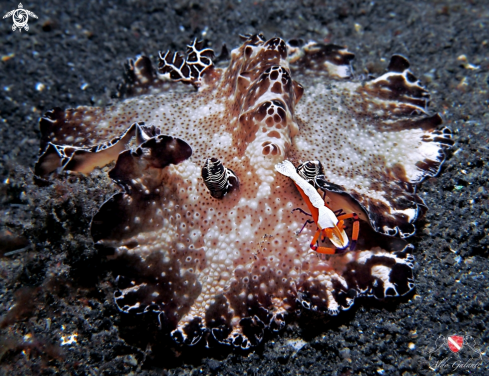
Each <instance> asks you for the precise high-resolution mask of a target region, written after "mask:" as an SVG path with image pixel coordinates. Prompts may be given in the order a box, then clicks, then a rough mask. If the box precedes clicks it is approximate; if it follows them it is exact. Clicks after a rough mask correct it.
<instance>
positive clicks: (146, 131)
mask: <svg viewBox="0 0 489 376" xmlns="http://www.w3.org/2000/svg"><path fill="white" fill-rule="evenodd" d="M243 39H244V42H243V44H242V45H241V46H240V47H239V48H236V49H234V50H233V51H232V52H231V54H230V62H229V65H228V67H227V68H219V67H217V66H216V65H214V63H213V61H214V59H215V57H214V54H213V52H212V50H210V49H206V48H203V46H202V44H200V43H197V42H194V43H193V44H191V45H190V46H189V47H188V51H187V54H186V55H183V54H180V53H170V52H167V53H166V54H160V65H159V70H158V72H157V71H156V70H155V69H154V68H153V65H152V64H151V61H150V59H149V58H147V57H144V56H139V57H138V58H137V59H136V60H135V61H130V62H129V63H128V66H127V72H126V83H125V84H124V85H122V86H121V87H120V93H121V97H123V98H121V100H120V101H119V102H117V103H116V104H114V105H112V106H109V107H107V108H95V107H78V108H75V109H68V110H65V111H63V110H61V109H59V108H56V109H54V110H52V111H50V112H48V113H47V114H46V115H45V116H44V117H43V118H42V119H41V121H40V126H41V132H42V140H41V156H40V158H39V161H38V163H37V164H36V169H35V172H36V174H37V175H39V176H48V175H50V174H51V175H52V174H53V173H56V172H60V171H62V170H69V171H79V172H82V173H89V172H90V171H92V170H93V169H94V168H96V167H101V166H105V165H107V164H110V163H112V164H113V168H112V170H111V171H110V173H109V176H110V177H111V178H112V179H113V180H114V182H116V183H117V184H118V185H119V186H120V188H121V192H119V193H117V194H115V195H114V196H113V197H111V198H110V199H109V200H108V201H107V202H105V203H104V204H103V205H102V207H101V208H100V210H99V212H98V213H97V214H96V215H95V216H94V218H93V221H92V228H91V231H92V237H93V239H94V242H95V243H96V245H97V246H99V247H107V248H111V249H113V250H115V253H114V257H115V258H117V259H119V260H121V262H120V263H118V265H125V266H124V267H122V268H121V269H120V270H116V271H114V273H115V274H116V275H119V277H118V290H117V291H116V293H115V302H116V304H117V306H118V307H119V309H120V310H121V311H124V312H126V313H133V314H143V313H146V312H156V313H158V318H159V320H160V323H161V324H162V325H164V326H165V327H169V328H171V330H172V336H173V337H174V338H175V339H176V340H177V341H180V342H183V343H186V344H191V345H192V344H195V343H197V342H198V341H200V340H201V339H202V338H204V339H205V340H206V341H207V343H210V342H212V341H214V342H216V341H217V342H219V343H225V344H232V345H234V346H239V347H241V348H245V349H246V348H249V347H251V346H255V345H257V344H258V343H259V342H260V341H261V339H262V338H263V334H264V330H265V329H266V328H269V329H272V330H279V329H280V328H282V327H283V326H284V325H285V321H284V319H285V315H286V314H287V312H291V311H295V310H296V309H297V308H299V307H304V308H306V309H312V310H316V311H319V312H324V313H327V314H330V315H336V314H338V313H339V312H340V311H341V310H346V309H348V308H350V307H351V306H352V304H353V303H354V301H355V298H356V297H359V296H372V297H375V298H378V299H383V298H385V297H394V296H400V295H405V294H407V293H408V292H409V291H411V290H412V289H413V287H414V280H413V272H412V269H413V263H414V258H413V256H412V255H411V250H412V247H411V246H410V245H407V246H405V248H404V249H403V250H402V251H396V252H389V250H384V249H381V248H380V247H372V246H370V247H369V248H368V249H367V248H365V247H363V248H362V243H361V242H360V240H361V239H359V243H358V245H357V250H356V251H352V252H347V253H345V254H341V255H335V256H331V257H329V258H328V259H321V258H318V257H316V256H315V255H311V254H309V252H308V251H309V241H310V239H311V237H312V236H313V234H314V232H315V231H316V228H315V226H313V225H311V226H307V227H305V228H304V230H303V231H302V232H301V233H300V234H297V232H298V230H299V229H300V228H301V226H302V224H303V223H304V220H305V217H304V216H303V215H300V214H299V213H297V212H294V213H292V210H293V209H295V208H300V207H303V206H304V203H303V201H302V200H301V196H300V194H299V193H298V192H297V190H296V188H295V186H294V184H293V183H292V182H291V180H290V179H289V178H287V177H285V176H283V175H281V174H279V173H277V172H276V171H275V170H274V166H275V165H276V164H278V163H280V162H282V161H284V160H285V159H288V160H290V161H292V163H293V164H294V165H296V166H297V165H299V164H301V163H304V162H306V161H320V162H321V163H322V166H323V167H324V178H323V181H324V184H323V186H322V187H321V189H323V191H325V192H327V194H328V197H330V201H331V202H330V205H331V207H332V208H333V209H334V210H336V209H342V210H344V211H347V212H348V211H350V212H352V211H355V212H358V214H359V217H360V219H361V220H362V221H363V222H365V224H363V225H362V226H363V227H365V226H369V225H370V226H371V227H372V228H373V229H374V230H375V231H377V232H378V233H382V234H386V235H391V236H395V235H398V236H401V237H407V236H409V235H412V234H413V233H414V231H415V230H414V222H415V220H416V218H417V216H418V213H419V212H420V210H422V207H423V202H422V200H421V199H420V198H419V197H418V196H417V195H416V192H415V189H416V184H417V183H419V182H420V181H422V179H423V178H424V177H426V176H433V175H435V174H436V173H438V171H439V168H440V166H441V164H442V163H443V160H444V153H443V148H444V147H447V146H450V145H451V144H452V140H451V134H450V131H449V130H448V129H446V128H440V127H439V126H440V124H441V118H440V116H439V115H430V114H429V113H428V102H429V94H428V92H427V91H426V90H425V89H424V88H423V86H421V83H420V82H419V81H418V80H417V79H416V78H415V77H414V75H413V74H412V73H411V72H410V70H409V63H408V61H407V60H406V58H404V57H402V56H400V55H395V56H393V57H392V59H391V62H390V64H389V67H388V69H387V73H385V74H384V75H382V76H380V77H378V78H375V79H368V80H360V79H358V78H356V77H355V76H354V75H353V73H352V69H351V65H350V63H351V60H352V59H353V54H351V53H350V52H348V51H347V50H346V49H344V48H343V47H340V46H337V45H322V44H318V43H314V42H310V43H306V44H304V43H300V42H297V41H290V42H288V43H286V42H285V41H284V40H282V39H280V38H272V39H270V40H268V41H267V40H265V38H264V37H263V35H261V34H259V35H252V36H245V37H244V38H243ZM222 58H223V57H222V56H221V57H220V59H221V60H222ZM159 76H160V77H159ZM161 76H163V78H164V77H167V78H169V79H170V80H175V81H183V82H185V83H188V84H190V85H187V86H185V85H183V84H182V83H174V82H172V81H168V80H164V79H161ZM114 162H115V164H114Z"/></svg>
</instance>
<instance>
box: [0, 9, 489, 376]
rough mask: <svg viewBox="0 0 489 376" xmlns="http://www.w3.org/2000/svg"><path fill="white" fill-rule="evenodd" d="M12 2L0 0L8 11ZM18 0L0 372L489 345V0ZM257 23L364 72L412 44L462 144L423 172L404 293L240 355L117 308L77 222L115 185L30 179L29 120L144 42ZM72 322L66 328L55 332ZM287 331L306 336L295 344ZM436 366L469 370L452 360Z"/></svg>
mask: <svg viewBox="0 0 489 376" xmlns="http://www.w3.org/2000/svg"><path fill="white" fill-rule="evenodd" d="M17 1H18V0H17ZM17 1H1V2H0V12H3V13H2V15H3V14H5V13H7V12H8V11H10V10H12V9H15V8H17V6H18V3H17ZM23 5H24V8H25V9H28V10H30V11H32V12H34V13H35V14H36V15H37V16H38V19H37V20H36V19H33V18H30V19H29V27H30V29H29V31H25V30H23V31H22V32H18V31H16V32H13V31H12V30H11V26H12V21H11V19H5V20H3V19H2V20H0V57H1V61H0V116H1V119H0V148H1V158H0V177H1V179H2V185H1V188H0V193H1V195H0V198H1V206H0V210H1V213H0V215H1V218H0V231H1V233H0V236H1V238H0V244H1V246H0V251H1V254H0V255H1V257H0V374H1V375H4V374H8V375H30V374H32V375H37V374H46V375H48V374H55V373H59V374H70V375H77V374H79V375H120V374H148V375H149V374H151V375H157V374H169V375H170V374H171V375H173V374H175V375H178V374H195V375H200V374H221V375H228V374H229V375H283V374H287V375H297V374H300V375H307V374H311V375H313V374H314V375H315V374H333V375H354V374H373V375H382V374H388V375H396V374H398V375H401V374H403V375H418V374H423V375H424V374H426V375H429V374H434V372H433V371H431V370H430V368H429V365H430V361H429V360H428V354H427V353H428V350H429V348H432V347H433V346H434V345H435V340H436V338H438V336H439V335H444V336H448V335H454V334H459V335H471V336H473V337H474V340H475V344H476V345H477V346H478V347H480V348H481V349H482V350H483V351H485V352H487V350H488V339H489V331H488V324H487V323H488V314H487V312H486V311H487V310H488V308H489V292H488V291H489V290H488V280H489V272H488V269H489V262H488V254H489V251H488V245H489V236H488V232H489V223H488V217H489V215H488V214H487V213H488V212H489V199H488V197H489V196H488V192H489V183H488V178H489V171H488V168H487V161H488V155H489V148H488V141H489V124H488V123H489V111H488V109H489V94H488V91H489V78H488V69H489V59H488V52H489V32H488V31H487V29H488V27H489V3H488V2H487V1H430V2H424V1H359V2H357V1H329V2H319V1H306V0H305V1H302V2H299V1H284V2H282V1H276V2H273V1H254V2H253V1H210V2H207V3H205V4H204V3H200V2H191V1H176V2H171V3H170V2H156V1H143V0H141V1H137V0H134V1H120V2H118V1H101V2H99V1H92V2H90V1H83V2H78V1H45V2H34V1H29V2H23ZM257 32H263V33H264V34H265V36H266V37H267V38H270V37H272V36H281V37H283V38H285V39H289V38H304V39H306V40H307V39H314V40H316V41H321V42H331V43H337V44H342V45H345V46H347V47H348V49H349V50H350V51H351V52H353V53H355V55H356V59H355V61H354V67H355V72H357V73H365V72H367V70H366V68H368V72H371V73H374V74H381V73H382V72H383V71H384V69H385V68H386V66H387V63H388V61H389V58H390V56H391V55H392V54H394V53H400V54H403V55H405V56H406V57H408V58H409V60H410V62H411V64H412V65H411V66H412V71H413V73H414V74H415V75H416V76H417V77H418V78H420V79H421V80H422V81H423V82H424V83H425V84H426V85H427V87H428V89H429V90H430V91H431V93H432V109H433V111H437V112H439V113H440V114H441V115H442V117H443V118H444V121H445V124H446V125H447V126H448V127H450V128H451V129H452V130H453V132H454V137H455V141H456V143H455V146H454V147H453V148H452V150H451V152H450V153H449V159H448V160H447V162H446V163H445V165H444V167H443V170H442V173H441V175H440V177H438V178H433V179H430V180H428V181H426V182H424V183H423V184H422V186H421V187H420V192H421V195H422V197H423V198H424V200H425V201H426V204H427V206H428V208H429V210H428V213H427V215H426V217H425V219H424V220H422V221H421V222H420V223H419V225H418V227H419V231H418V234H417V235H416V236H415V237H413V238H411V239H410V241H411V242H412V243H413V244H414V245H415V246H416V249H415V256H416V260H417V263H416V268H415V272H416V284H417V289H416V291H415V293H413V294H411V295H409V296H408V297H406V298H404V299H401V300H400V301H399V300H397V301H394V302H370V301H359V302H358V303H357V304H356V306H355V307H354V308H353V309H352V310H351V311H349V312H345V313H343V314H342V315H341V316H340V317H339V318H336V319H333V320H328V318H325V317H318V316H314V315H312V314H310V313H307V312H303V313H302V316H299V317H290V318H289V323H288V326H287V328H286V329H285V330H283V331H282V332H280V333H279V334H269V335H268V336H267V338H266V339H265V340H264V341H263V343H262V345H260V346H259V347H258V348H255V349H253V350H252V351H249V352H246V353H243V352H241V351H238V350H234V349H230V348H226V347H219V348H214V349H211V350H206V349H204V348H202V347H201V346H196V347H188V348H185V347H179V346H177V345H176V344H174V343H173V342H172V341H171V340H170V339H169V338H168V336H167V334H166V333H165V332H164V331H162V330H160V329H159V327H158V324H157V322H156V319H155V317H154V316H151V315H146V316H145V317H134V316H128V315H123V314H120V313H119V312H118V311H117V309H116V308H115V305H114V304H113V301H112V292H113V286H112V281H113V276H111V275H110V272H109V271H108V270H109V268H108V261H107V260H106V258H105V256H104V255H101V254H99V253H97V252H96V251H95V250H94V249H93V246H92V242H91V239H90V236H89V233H88V228H89V223H90V219H91V216H92V215H93V214H94V212H95V211H96V210H97V208H98V207H99V206H100V204H101V203H102V202H103V201H104V199H106V198H107V197H109V196H110V194H111V193H113V192H114V190H115V188H114V187H113V186H112V184H111V183H110V182H109V181H108V180H107V177H106V176H105V174H104V173H102V172H99V173H97V172H96V173H94V174H92V175H91V176H90V177H78V178H73V177H65V178H63V179H61V181H60V182H59V183H56V184H53V185H50V186H46V187H42V186H39V185H36V184H34V181H33V178H32V167H33V165H34V163H35V160H36V157H37V153H38V145H39V137H40V133H39V129H38V123H37V122H38V118H39V117H40V116H41V115H42V114H43V113H44V112H45V111H47V110H49V109H51V108H53V107H54V106H59V107H62V108H67V107H73V106H77V105H91V104H93V105H104V104H106V103H110V102H111V101H113V99H111V94H112V93H114V91H115V88H116V85H117V83H119V82H120V81H121V75H122V72H123V68H122V67H123V63H124V61H125V60H126V58H130V57H133V56H135V55H137V54H139V53H141V52H143V53H145V54H146V55H148V56H150V57H151V58H152V59H153V61H156V56H157V53H158V51H160V50H166V49H174V50H175V49H177V50H185V45H186V43H188V42H190V41H191V40H192V39H193V38H195V37H199V38H204V39H207V40H208V41H209V44H210V45H211V46H212V47H213V48H214V49H215V50H216V52H218V51H219V50H220V48H221V45H222V43H224V42H225V43H226V44H227V46H228V47H229V48H234V47H236V46H238V44H239V37H238V35H239V34H246V33H257ZM461 55H465V57H466V58H465V59H464V58H463V57H461ZM468 64H472V65H473V66H477V67H478V69H471V68H474V67H473V66H472V67H471V66H469V65H468ZM306 90H307V88H306ZM16 251H17V252H16ZM73 333H76V334H78V337H77V338H76V340H77V343H76V344H73V345H69V346H60V345H61V337H62V336H65V337H66V336H69V335H71V334H73ZM296 340H301V341H303V342H300V343H302V345H303V347H302V348H301V349H300V350H299V351H296V349H294V347H293V346H292V345H293V344H294V342H293V341H296ZM448 355H449V354H447V353H441V354H438V355H437V357H435V358H434V360H432V361H431V365H433V364H434V363H435V361H436V360H442V359H444V358H446V356H448ZM467 358H468V356H465V357H464V359H467ZM455 360H456V359H455ZM452 362H453V361H452ZM488 365H489V360H488V359H487V357H484V359H483V364H482V365H480V366H478V367H477V368H476V369H475V370H471V373H472V374H480V375H483V374H487V372H488ZM437 372H439V373H441V374H448V373H455V374H458V373H460V374H464V373H467V371H463V370H460V369H459V370H456V371H454V370H453V369H452V368H451V365H450V366H447V367H445V368H441V369H439V370H438V371H437Z"/></svg>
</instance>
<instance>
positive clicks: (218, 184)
mask: <svg viewBox="0 0 489 376" xmlns="http://www.w3.org/2000/svg"><path fill="white" fill-rule="evenodd" d="M202 179H204V183H205V185H206V187H207V188H208V189H209V191H210V192H211V196H212V197H214V198H217V199H221V198H223V197H224V196H225V195H226V194H227V193H229V192H231V191H233V190H235V189H238V188H239V179H238V177H237V176H236V174H235V173H234V172H233V170H231V169H229V168H226V167H224V165H223V164H222V163H221V161H220V160H219V159H217V158H209V159H207V160H206V161H205V164H204V167H202Z"/></svg>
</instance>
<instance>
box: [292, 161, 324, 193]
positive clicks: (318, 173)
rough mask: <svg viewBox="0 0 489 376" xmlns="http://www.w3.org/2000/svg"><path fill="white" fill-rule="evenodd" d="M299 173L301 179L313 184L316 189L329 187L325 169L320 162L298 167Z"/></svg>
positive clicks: (306, 163)
mask: <svg viewBox="0 0 489 376" xmlns="http://www.w3.org/2000/svg"><path fill="white" fill-rule="evenodd" d="M297 173H298V174H299V176H300V177H302V178H303V179H304V180H306V181H307V182H308V183H310V184H312V185H313V186H314V188H323V189H324V188H325V185H327V184H328V183H327V181H326V178H325V177H324V168H323V165H322V164H321V162H319V161H307V162H304V163H302V164H300V165H299V167H297Z"/></svg>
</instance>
